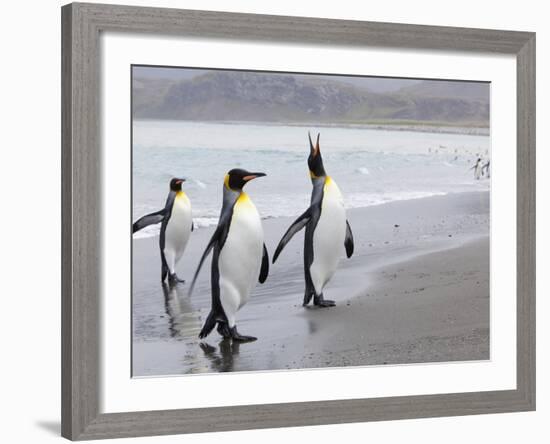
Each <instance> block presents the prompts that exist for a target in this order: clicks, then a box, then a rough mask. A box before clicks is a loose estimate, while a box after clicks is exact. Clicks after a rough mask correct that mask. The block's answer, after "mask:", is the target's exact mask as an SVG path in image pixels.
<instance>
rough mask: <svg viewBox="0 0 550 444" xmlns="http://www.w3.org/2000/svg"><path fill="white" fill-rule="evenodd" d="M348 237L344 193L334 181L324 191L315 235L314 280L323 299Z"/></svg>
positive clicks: (326, 184) (316, 290)
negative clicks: (325, 288) (324, 289)
mask: <svg viewBox="0 0 550 444" xmlns="http://www.w3.org/2000/svg"><path fill="white" fill-rule="evenodd" d="M345 237H346V210H345V209H344V199H343V197H342V193H341V192H340V189H339V188H338V185H336V182H334V181H333V180H332V179H331V178H330V177H327V179H326V182H325V186H324V189H323V202H322V205H321V216H320V218H319V221H318V222H317V226H316V227H315V231H314V233H313V263H312V264H311V267H310V275H311V280H312V282H313V286H314V287H315V292H316V293H317V294H318V295H319V294H321V293H322V292H323V288H324V287H325V285H326V284H327V283H328V281H329V280H330V279H331V278H332V276H333V275H334V272H335V271H336V268H337V267H338V261H339V259H340V255H341V254H342V251H343V249H344V240H345Z"/></svg>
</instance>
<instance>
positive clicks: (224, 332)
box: [216, 322, 231, 339]
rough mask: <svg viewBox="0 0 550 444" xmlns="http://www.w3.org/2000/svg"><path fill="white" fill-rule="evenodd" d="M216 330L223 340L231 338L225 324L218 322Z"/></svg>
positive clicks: (229, 330)
mask: <svg viewBox="0 0 550 444" xmlns="http://www.w3.org/2000/svg"><path fill="white" fill-rule="evenodd" d="M216 330H217V331H218V333H219V334H220V336H223V338H224V339H229V338H231V329H230V328H229V326H228V325H227V323H226V322H218V328H217V329H216Z"/></svg>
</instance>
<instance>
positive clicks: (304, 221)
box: [273, 135, 353, 307]
mask: <svg viewBox="0 0 550 444" xmlns="http://www.w3.org/2000/svg"><path fill="white" fill-rule="evenodd" d="M319 136H320V135H317V142H316V143H315V145H313V142H312V141H311V136H309V146H310V153H309V158H308V161H307V163H308V166H309V174H310V177H311V183H312V185H313V190H312V192H311V204H310V206H309V208H308V209H307V210H306V211H305V212H304V213H302V214H301V215H300V216H299V217H298V219H296V220H295V221H294V223H293V224H292V225H291V226H290V227H289V228H288V230H287V232H286V233H285V234H284V236H283V237H282V239H281V241H280V242H279V245H278V246H277V249H276V250H275V254H274V255H273V263H275V261H276V260H277V258H278V257H279V254H280V253H281V251H282V250H283V248H284V247H285V245H286V244H287V243H288V242H289V241H290V239H292V237H293V236H294V235H295V234H296V233H297V232H298V231H300V230H301V229H302V228H304V227H305V229H306V233H305V238H304V277H305V292H304V301H303V305H304V306H305V305H308V304H309V303H310V301H311V299H312V298H313V304H314V305H317V306H319V307H331V306H334V305H335V303H334V301H331V300H328V299H325V298H324V296H323V289H324V288H325V286H326V284H327V283H328V282H329V281H330V279H331V278H332V276H333V275H334V273H335V271H336V268H337V266H338V261H339V259H340V254H339V252H340V251H341V250H343V248H344V247H345V250H346V255H347V257H348V258H349V257H351V255H352V254H353V235H352V232H351V227H350V225H349V223H348V221H347V220H346V210H345V209H344V199H343V197H342V193H341V192H340V189H339V188H338V185H336V182H335V181H334V179H332V178H331V177H330V176H328V175H327V174H326V172H325V168H324V166H323V158H322V156H321V149H320V146H319Z"/></svg>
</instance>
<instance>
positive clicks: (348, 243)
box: [344, 220, 353, 258]
mask: <svg viewBox="0 0 550 444" xmlns="http://www.w3.org/2000/svg"><path fill="white" fill-rule="evenodd" d="M344 245H345V247H346V256H347V257H348V258H350V257H351V255H352V254H353V233H352V232H351V227H350V226H349V222H348V221H347V220H346V238H345V240H344Z"/></svg>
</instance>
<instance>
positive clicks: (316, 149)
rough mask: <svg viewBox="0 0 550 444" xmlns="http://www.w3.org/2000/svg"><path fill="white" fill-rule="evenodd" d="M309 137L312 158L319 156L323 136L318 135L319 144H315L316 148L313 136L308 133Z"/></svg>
mask: <svg viewBox="0 0 550 444" xmlns="http://www.w3.org/2000/svg"><path fill="white" fill-rule="evenodd" d="M307 136H308V138H309V149H310V153H311V157H316V156H317V154H319V137H320V136H321V133H319V134H317V142H316V143H315V146H314V145H313V142H312V140H311V134H310V133H309V132H308V133H307Z"/></svg>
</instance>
